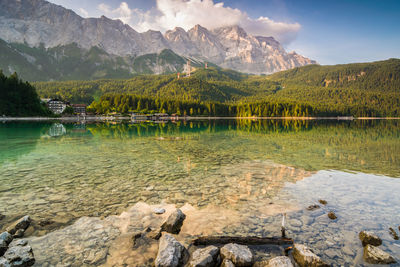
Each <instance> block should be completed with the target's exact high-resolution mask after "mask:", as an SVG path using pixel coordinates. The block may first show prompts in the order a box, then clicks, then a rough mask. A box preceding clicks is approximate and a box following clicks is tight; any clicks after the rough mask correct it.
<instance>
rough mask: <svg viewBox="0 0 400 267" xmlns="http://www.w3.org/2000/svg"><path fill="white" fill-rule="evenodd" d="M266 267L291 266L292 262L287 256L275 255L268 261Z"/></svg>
mask: <svg viewBox="0 0 400 267" xmlns="http://www.w3.org/2000/svg"><path fill="white" fill-rule="evenodd" d="M266 267H293V263H292V261H291V260H290V258H289V257H285V256H281V257H275V258H273V259H270V260H269V261H268V264H267V265H266Z"/></svg>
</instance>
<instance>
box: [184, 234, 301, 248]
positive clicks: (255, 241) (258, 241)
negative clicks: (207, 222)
mask: <svg viewBox="0 0 400 267" xmlns="http://www.w3.org/2000/svg"><path fill="white" fill-rule="evenodd" d="M192 243H193V245H195V246H199V245H203V246H208V245H213V244H229V243H236V244H240V245H293V239H291V238H279V237H257V236H202V237H198V238H196V239H194V240H193V241H192Z"/></svg>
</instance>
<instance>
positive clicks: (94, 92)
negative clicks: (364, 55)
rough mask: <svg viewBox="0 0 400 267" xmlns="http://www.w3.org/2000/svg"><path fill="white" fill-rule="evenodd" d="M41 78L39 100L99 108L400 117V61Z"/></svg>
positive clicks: (105, 110) (194, 113) (197, 113)
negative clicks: (260, 71)
mask: <svg viewBox="0 0 400 267" xmlns="http://www.w3.org/2000/svg"><path fill="white" fill-rule="evenodd" d="M182 76H183V75H181V77H180V79H178V77H177V75H176V74H169V75H138V76H134V77H132V78H131V79H122V80H119V79H104V80H92V81H55V82H36V83H33V85H34V86H35V87H36V88H37V90H38V93H39V95H40V96H41V97H46V98H50V97H57V98H61V99H64V100H66V101H70V102H72V103H86V104H88V105H90V106H89V110H91V111H92V112H95V113H102V114H107V113H113V112H117V113H128V112H141V113H155V112H166V113H169V114H174V113H175V114H178V115H192V116H242V117H249V116H263V117H269V116H296V117H297V116H356V117H363V116H382V117H385V116H388V117H398V116H400V60H399V59H390V60H386V61H379V62H372V63H357V64H347V65H335V66H319V65H310V66H305V67H299V68H295V69H292V70H288V71H284V72H279V73H275V74H272V75H269V76H257V75H249V74H242V73H239V72H236V71H232V70H225V69H220V68H218V67H210V68H208V69H204V68H200V67H199V68H198V69H196V70H194V72H193V73H192V75H191V77H187V78H186V77H182Z"/></svg>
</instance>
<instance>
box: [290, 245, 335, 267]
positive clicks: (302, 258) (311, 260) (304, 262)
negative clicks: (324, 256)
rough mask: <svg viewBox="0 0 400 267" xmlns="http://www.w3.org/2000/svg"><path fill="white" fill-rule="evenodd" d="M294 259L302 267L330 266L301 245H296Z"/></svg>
mask: <svg viewBox="0 0 400 267" xmlns="http://www.w3.org/2000/svg"><path fill="white" fill-rule="evenodd" d="M292 255H293V258H294V260H295V261H296V262H297V264H298V265H299V266H300V267H311V266H312V267H328V266H329V265H328V264H326V263H325V262H323V261H322V260H321V258H320V257H318V256H317V255H315V254H314V252H313V251H312V250H311V249H310V248H308V247H306V246H304V245H301V244H295V245H294V249H293V254H292Z"/></svg>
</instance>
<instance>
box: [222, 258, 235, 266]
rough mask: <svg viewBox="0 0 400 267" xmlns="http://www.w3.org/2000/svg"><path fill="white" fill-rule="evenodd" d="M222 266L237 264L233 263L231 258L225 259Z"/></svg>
mask: <svg viewBox="0 0 400 267" xmlns="http://www.w3.org/2000/svg"><path fill="white" fill-rule="evenodd" d="M221 267H235V264H233V263H232V262H231V261H230V260H228V259H225V260H223V261H222V264H221Z"/></svg>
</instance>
